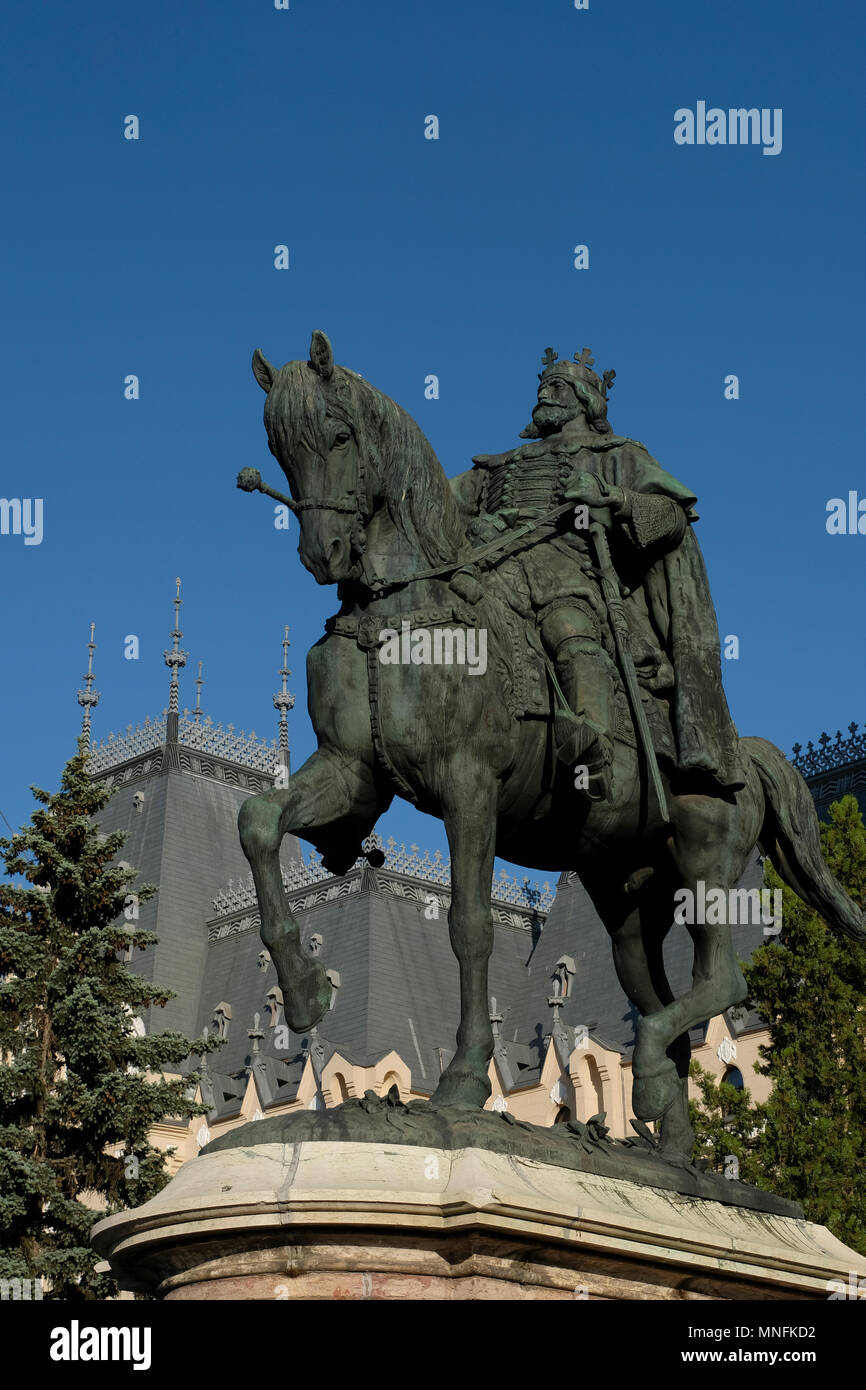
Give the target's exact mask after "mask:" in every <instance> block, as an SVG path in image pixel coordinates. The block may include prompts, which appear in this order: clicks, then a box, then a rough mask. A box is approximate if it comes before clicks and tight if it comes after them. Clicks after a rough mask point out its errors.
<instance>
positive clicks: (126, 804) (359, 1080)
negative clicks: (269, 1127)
mask: <svg viewBox="0 0 866 1390" xmlns="http://www.w3.org/2000/svg"><path fill="white" fill-rule="evenodd" d="M174 602H175V624H174V629H173V631H172V634H171V636H172V645H171V648H170V649H169V650H168V651H166V653H165V660H166V663H167V665H168V666H169V668H170V670H171V683H170V693H169V705H168V708H167V709H166V710H164V711H163V713H162V715H161V716H159V717H158V718H155V719H146V720H145V721H144V724H142V725H140V726H138V727H136V728H135V729H133V728H132V727H131V726H130V727H129V728H128V729H127V731H126V733H125V734H122V735H120V736H119V737H116V736H115V735H113V734H112V735H109V736H108V738H107V739H105V740H103V741H102V742H101V743H97V744H94V745H93V746H92V749H91V763H90V767H91V771H92V773H93V774H94V775H96V776H98V777H100V778H102V779H104V781H105V782H106V783H107V784H108V785H109V786H111V787H112V788H114V789H115V792H116V794H115V796H114V797H113V799H112V800H111V802H110V803H109V805H108V806H107V808H106V809H105V811H104V812H103V813H102V815H101V817H100V824H101V825H102V827H103V828H104V829H105V830H106V831H110V830H118V829H122V830H125V831H126V832H127V834H128V839H127V843H126V846H125V849H124V855H125V857H126V859H127V860H128V862H130V863H131V864H134V865H135V867H136V868H137V869H139V871H140V874H141V880H142V881H143V882H151V883H156V884H158V886H159V892H158V894H157V895H156V897H155V898H153V899H151V900H150V901H148V902H146V903H144V904H141V906H139V905H138V903H137V902H136V901H135V899H134V898H131V899H130V901H129V903H128V905H127V909H126V913H125V915H126V917H127V918H128V919H129V920H130V921H133V920H134V921H136V923H137V924H138V925H140V926H142V927H144V928H146V929H148V930H151V931H153V932H155V933H156V935H157V936H158V937H159V942H158V944H157V945H156V946H155V947H151V948H148V950H147V951H146V952H145V953H143V954H142V955H138V954H137V955H136V962H135V969H136V973H140V974H144V975H146V976H147V977H148V978H150V979H154V980H157V981H158V982H159V983H161V984H164V985H166V986H168V987H170V988H171V989H173V990H174V991H175V998H174V999H172V1000H171V1001H170V1002H169V1003H168V1005H167V1006H166V1007H165V1008H164V1009H161V1010H157V1011H154V1013H153V1016H145V1017H144V1018H143V1019H142V1020H140V1021H139V1024H138V1026H139V1027H142V1028H143V1029H145V1030H150V1028H151V1027H153V1028H154V1029H157V1030H158V1031H164V1030H173V1029H178V1030H182V1031H183V1032H185V1033H187V1034H188V1035H189V1036H200V1035H201V1034H202V1033H204V1032H205V1030H207V1032H208V1033H209V1034H211V1033H214V1032H215V1033H216V1034H217V1035H218V1036H219V1037H220V1038H221V1039H222V1040H223V1044H224V1045H223V1047H222V1048H221V1050H219V1051H218V1052H215V1053H212V1054H211V1055H210V1057H205V1058H203V1059H201V1058H197V1057H192V1058H190V1059H189V1062H188V1064H186V1066H185V1067H184V1072H189V1071H196V1070H198V1071H200V1072H201V1076H202V1079H201V1083H200V1085H199V1087H198V1094H199V1096H200V1098H201V1099H202V1101H203V1103H204V1104H206V1105H207V1106H208V1114H207V1117H206V1119H204V1120H202V1119H199V1120H196V1121H193V1122H191V1123H186V1122H184V1123H183V1124H181V1123H175V1122H172V1121H171V1120H166V1121H165V1122H164V1123H163V1124H161V1125H160V1126H158V1127H157V1129H156V1131H155V1133H154V1135H153V1139H154V1142H155V1143H157V1144H159V1145H160V1146H161V1147H163V1148H166V1149H173V1150H174V1154H173V1158H172V1160H171V1165H172V1169H176V1168H177V1167H179V1166H180V1165H181V1163H183V1162H184V1161H185V1160H186V1159H187V1158H191V1157H194V1156H195V1155H196V1154H197V1153H198V1151H199V1149H200V1148H201V1147H202V1146H203V1145H204V1144H206V1143H207V1142H209V1140H210V1139H211V1138H213V1137H215V1136H216V1135H217V1134H219V1133H221V1132H223V1131H224V1130H225V1129H227V1128H232V1127H234V1126H236V1125H239V1124H242V1123H245V1122H246V1121H248V1120H256V1119H260V1118H262V1117H263V1116H264V1115H265V1114H271V1113H275V1112H280V1111H287V1110H296V1109H300V1108H308V1109H314V1108H322V1107H325V1106H333V1105H339V1104H340V1103H341V1102H342V1101H343V1100H345V1099H347V1098H348V1097H350V1096H361V1095H363V1094H364V1092H365V1091H366V1090H368V1089H372V1090H374V1091H375V1092H376V1093H377V1094H378V1095H383V1094H385V1093H386V1092H387V1091H389V1090H390V1088H391V1087H392V1086H396V1087H397V1089H398V1091H399V1094H400V1097H401V1099H402V1100H404V1101H405V1100H407V1099H412V1098H423V1097H427V1096H429V1095H430V1094H431V1093H432V1092H433V1091H434V1089H435V1087H436V1084H437V1081H438V1078H439V1075H440V1072H441V1071H442V1069H443V1068H444V1067H445V1066H446V1065H447V1063H448V1061H449V1059H450V1057H451V1056H452V1054H453V1050H454V1046H455V1041H454V1039H455V1033H456V1029H457V1022H458V1010H457V1003H458V977H457V963H456V960H455V958H454V956H453V954H452V952H451V947H450V944H449V939H448V921H447V915H448V905H449V901H450V873H449V864H448V862H447V861H445V860H443V859H442V857H441V855H439V854H438V853H437V854H435V855H433V856H432V857H431V856H430V855H429V854H426V853H423V854H422V853H421V852H420V851H419V850H418V848H417V846H415V845H412V846H410V847H409V848H408V849H407V848H406V846H405V845H399V846H398V845H397V844H396V843H395V842H394V841H393V840H389V841H387V843H382V842H381V841H380V840H378V839H376V838H375V837H373V839H372V840H371V842H368V844H367V845H366V846H365V848H366V849H369V848H371V847H372V845H373V844H374V843H375V844H376V845H378V846H379V847H380V848H381V849H382V850H383V851H384V853H385V862H384V865H383V867H381V868H377V869H374V868H372V867H371V866H370V865H369V863H368V862H367V861H366V859H359V860H358V862H357V863H356V864H355V865H354V867H353V868H352V869H351V870H350V871H349V872H348V873H346V874H344V875H343V876H342V877H339V878H335V877H333V876H331V875H329V874H328V873H326V872H325V871H324V870H323V868H322V866H321V863H320V861H319V859H318V857H317V856H316V854H315V853H313V852H309V853H308V854H307V855H306V857H305V856H304V855H303V854H302V852H301V848H300V846H299V844H298V842H297V840H295V839H294V838H292V837H288V838H287V839H286V840H285V841H284V843H283V847H282V852H281V859H282V866H283V881H284V884H285V887H286V894H287V897H288V901H289V904H290V907H291V911H292V914H293V916H294V917H295V918H296V920H298V921H299V923H300V924H301V929H302V936H303V939H304V942H305V944H306V948H307V949H308V950H309V951H310V953H311V954H313V955H316V956H319V957H320V958H321V960H322V962H323V964H324V965H325V967H326V969H327V971H328V974H329V978H330V981H331V1004H330V1009H329V1011H328V1013H327V1014H326V1015H325V1017H324V1018H323V1019H322V1020H321V1022H320V1024H319V1025H318V1027H317V1028H315V1029H313V1030H311V1032H310V1033H309V1034H306V1035H298V1034H295V1033H293V1032H292V1031H291V1030H290V1029H289V1028H288V1027H287V1025H286V1023H285V1021H284V1018H283V1012H282V997H281V994H280V990H279V988H278V985H277V980H276V972H275V970H274V967H273V965H272V964H271V961H270V957H269V955H268V952H267V951H265V950H263V949H262V944H261V940H260V937H259V932H258V927H259V916H258V906H257V903H256V897H255V892H254V890H253V885H252V879H251V876H250V875H249V873H248V866H247V862H246V860H245V858H244V856H243V854H242V851H241V848H240V843H239V840H238V834H237V826H236V821H237V813H238V810H239V808H240V806H241V804H242V802H243V801H244V800H245V799H246V797H248V796H249V795H251V794H253V793H254V792H260V791H263V790H265V789H267V788H269V787H272V786H274V785H276V784H278V782H279V780H280V779H284V778H285V776H286V775H287V774H288V772H289V770H290V758H289V742H288V720H287V716H288V711H289V710H290V709H291V707H292V705H293V703H294V698H293V696H291V695H290V694H289V693H288V690H287V678H288V676H289V675H290V672H289V669H288V664H287V662H288V646H289V643H288V628H286V630H285V634H284V638H283V664H282V668H281V671H280V675H281V678H282V684H281V689H280V691H278V692H277V694H276V695H275V696H274V697H273V698H274V705H275V707H276V709H277V711H278V714H279V729H278V738H277V739H275V740H272V741H271V742H270V743H268V742H267V740H266V739H264V738H258V737H257V736H256V735H255V734H254V733H250V734H246V733H245V732H244V731H243V730H241V732H240V733H238V732H236V731H235V729H234V727H233V726H232V725H228V726H227V727H226V728H223V727H222V726H221V725H218V724H217V725H215V724H214V723H213V722H212V721H211V719H210V718H207V717H204V715H203V713H202V710H201V687H202V680H201V669H200V668H199V675H198V678H197V680H196V701H195V708H194V709H193V710H187V709H185V710H183V711H182V712H181V711H180V709H179V672H180V670H181V669H182V667H183V666H184V665H185V662H186V653H185V652H183V651H182V650H181V649H180V639H181V637H182V635H183V634H182V632H181V631H180V627H179V613H180V606H181V599H180V581H178V589H177V596H176V598H175V600H174ZM89 649H90V658H91V660H90V664H89V667H88V674H87V677H86V679H85V684H86V689H85V691H82V692H79V701H80V703H81V704H82V705H83V707H84V732H85V733H86V734H87V735H88V737H89V734H90V724H91V712H92V709H93V707H94V706H95V705H96V703H97V702H98V699H99V696H98V695H96V694H95V692H93V691H92V683H93V679H94V677H93V670H92V657H93V651H94V642H93V632H92V630H91V641H90V648H89ZM794 762H795V765H796V766H798V767H799V768H800V771H801V772H802V773H803V775H804V776H805V777H806V780H807V781H808V783H809V785H810V787H811V788H812V791H813V794H814V796H815V799H816V802H817V805H818V809H819V812H821V813H823V812H825V811H826V806H827V805H828V804H829V802H830V801H831V800H834V799H836V798H838V797H839V796H841V795H843V794H844V792H846V791H853V792H854V794H855V795H856V796H858V799H859V800H860V801H861V805H863V804H864V802H866V737H864V736H863V735H860V736H858V735H857V732H856V726H855V725H851V726H850V737H849V739H847V740H843V739H842V738H841V735H837V737H836V742H835V743H833V742H832V741H831V740H830V739H829V738H828V736H827V735H822V738H821V739H820V740H819V746H818V748H817V749H816V748H814V747H813V745H812V744H809V745H808V748H807V749H806V750H805V752H804V751H803V750H801V749H800V748H799V746H798V747H797V748H796V749H795V759H794ZM761 879H762V871H761V864H760V860H759V859H758V858H757V856H756V858H755V860H754V861H753V863H752V865H750V867H749V870H748V872H747V874H746V875H745V876H744V879H743V881H742V884H741V886H742V887H744V888H747V889H755V888H758V887H760V884H761ZM493 917H494V935H495V944H494V950H493V955H492V959H491V968H490V991H491V997H490V1017H491V1021H492V1024H493V1032H494V1037H495V1051H494V1056H493V1059H492V1061H491V1064H490V1080H491V1085H492V1095H491V1098H490V1101H489V1102H488V1104H489V1105H491V1106H493V1107H495V1108H497V1109H508V1110H510V1111H511V1112H512V1113H513V1114H514V1115H515V1117H516V1118H518V1119H526V1120H530V1121H532V1122H533V1123H536V1124H541V1125H552V1124H556V1123H557V1122H559V1121H561V1120H563V1119H569V1118H571V1117H577V1118H579V1119H582V1120H584V1121H585V1120H587V1119H589V1118H590V1117H591V1116H593V1115H595V1114H596V1113H598V1112H599V1111H604V1112H606V1115H607V1124H608V1125H609V1126H610V1127H611V1130H612V1132H613V1133H614V1134H615V1135H617V1136H619V1137H624V1136H625V1135H626V1134H628V1133H629V1132H630V1129H629V1117H630V1114H631V1106H630V1098H631V1053H632V1049H633V1046H634V1030H635V1022H636V1018H635V1013H634V1010H633V1009H632V1007H631V1005H630V1004H629V1003H628V1001H627V1000H626V997H625V995H624V993H623V991H622V989H621V987H620V985H619V983H618V981H617V979H616V976H615V974H614V970H613V965H612V962H611V951H610V945H609V941H608V938H607V934H606V932H605V930H604V928H603V926H602V924H601V922H600V921H599V919H598V917H597V916H596V914H595V911H594V909H593V907H592V904H591V903H590V901H589V899H588V897H587V895H586V893H585V892H584V890H583V888H582V886H581V884H580V883H579V881H578V880H577V877H576V875H574V874H572V873H564V874H562V875H561V876H560V879H559V882H558V884H557V885H556V887H555V889H552V888H551V887H550V885H549V884H547V883H544V884H541V885H539V884H537V883H531V882H530V881H529V879H528V878H525V879H523V881H522V882H520V881H518V880H517V879H516V878H514V877H513V876H511V875H509V874H508V873H507V872H506V871H505V870H501V871H500V872H499V874H497V875H496V877H495V879H494V890H493ZM732 932H733V934H734V939H735V945H736V948H737V950H738V952H739V954H740V956H741V957H745V958H748V956H750V955H751V953H752V952H753V951H754V949H755V948H756V947H757V946H758V945H759V944H761V942H762V941H763V939H764V928H763V926H762V924H761V923H760V921H757V922H755V923H749V924H743V925H738V926H734V927H732ZM665 959H666V965H667V970H668V976H669V979H670V981H671V984H672V986H673V988H674V990H679V989H681V988H684V987H686V986H687V983H688V981H689V979H690V974H691V946H690V941H689V938H688V936H687V934H686V933H685V932H683V931H672V932H671V933H670V934H669V936H668V939H667V942H666V947H665ZM766 1037H767V1035H766V1032H765V1030H764V1028H763V1026H762V1023H761V1020H760V1018H758V1017H757V1015H754V1014H749V1013H746V1012H744V1011H736V1010H730V1011H728V1013H727V1014H725V1015H724V1016H722V1017H719V1018H714V1019H711V1020H709V1021H708V1022H707V1023H706V1025H704V1026H703V1027H701V1028H697V1029H695V1030H693V1033H692V1045H693V1051H694V1055H695V1056H696V1057H697V1059H698V1060H699V1061H700V1063H701V1065H702V1066H703V1067H704V1068H705V1069H706V1070H708V1071H710V1072H712V1073H714V1074H715V1075H716V1076H717V1077H718V1078H720V1079H721V1078H722V1077H724V1078H725V1079H727V1080H730V1081H732V1082H733V1083H734V1084H736V1085H742V1084H744V1080H745V1084H747V1085H748V1086H749V1089H750V1090H751V1091H752V1092H753V1094H754V1095H755V1097H756V1099H759V1100H760V1099H763V1098H765V1096H766V1094H767V1090H768V1087H767V1083H766V1081H765V1079H764V1078H763V1077H760V1076H758V1075H756V1074H755V1073H754V1072H753V1070H752V1064H753V1063H754V1061H755V1060H756V1059H757V1056H758V1048H759V1046H760V1044H761V1043H762V1042H765V1041H766Z"/></svg>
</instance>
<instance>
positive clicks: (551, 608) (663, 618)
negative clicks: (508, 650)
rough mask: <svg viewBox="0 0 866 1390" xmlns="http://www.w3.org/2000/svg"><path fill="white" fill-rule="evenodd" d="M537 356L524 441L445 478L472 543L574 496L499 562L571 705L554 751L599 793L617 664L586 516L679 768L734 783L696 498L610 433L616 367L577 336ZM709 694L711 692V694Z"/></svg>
mask: <svg viewBox="0 0 866 1390" xmlns="http://www.w3.org/2000/svg"><path fill="white" fill-rule="evenodd" d="M542 361H543V364H544V370H543V371H542V372H541V373H540V374H539V387H538V402H537V404H536V406H535V409H534V410H533V412H532V423H531V424H530V425H528V426H527V427H526V429H524V430H523V431H522V432H521V436H520V437H521V439H526V440H529V441H532V442H529V443H526V444H524V445H522V446H520V447H518V448H516V449H512V450H509V451H508V452H506V453H504V454H493V455H491V454H480V455H478V456H476V457H475V458H474V459H473V463H474V464H475V468H474V469H473V470H472V471H471V472H469V473H465V474H463V475H462V476H461V477H460V478H457V479H455V480H454V482H453V484H452V486H453V487H454V490H455V493H456V495H457V498H458V501H459V502H460V505H461V506H462V508H463V509H464V510H465V511H466V512H468V513H469V514H470V515H471V516H472V518H473V520H472V521H471V522H470V524H469V528H468V529H469V534H470V537H471V538H472V539H473V540H474V541H475V542H476V543H477V544H484V543H486V542H488V541H489V540H491V539H492V538H494V537H497V536H498V535H500V534H502V533H503V532H505V531H506V528H510V527H516V526H519V525H521V524H523V523H525V522H526V521H529V520H532V519H534V518H539V517H542V516H544V515H545V514H546V513H547V512H549V511H551V510H552V509H553V508H555V507H556V506H557V504H559V503H562V502H565V501H572V502H573V503H574V504H575V511H574V514H573V517H572V516H571V515H570V514H566V516H565V518H564V519H563V520H562V521H561V522H559V523H550V524H548V525H545V526H543V527H541V528H540V529H539V530H538V532H536V533H531V534H530V535H528V536H527V540H526V542H525V544H524V545H523V546H522V547H521V548H520V549H519V550H518V551H517V553H516V554H515V555H514V556H513V560H516V561H517V566H518V568H517V569H516V570H515V567H514V565H513V564H512V563H511V562H510V561H509V569H510V576H509V579H510V583H511V584H512V585H513V586H514V587H515V588H516V589H522V590H523V594H524V597H525V598H528V604H527V605H526V607H527V609H529V610H531V612H532V613H533V614H534V616H535V620H536V623H537V625H538V629H539V633H540V636H541V640H542V643H543V645H544V648H545V650H546V651H547V653H548V655H549V657H550V658H551V661H552V663H553V666H554V669H555V672H556V679H557V683H558V684H559V686H560V690H561V693H562V695H563V696H564V698H565V702H566V703H567V705H568V710H561V711H560V713H559V714H558V715H557V717H556V721H555V725H554V738H555V743H556V753H557V757H558V758H559V759H560V761H562V762H564V763H566V764H568V765H569V766H572V767H573V766H574V765H575V764H578V763H580V764H583V765H585V766H586V768H587V771H588V774H589V783H588V787H587V795H588V796H589V797H590V798H591V799H592V800H601V799H604V798H606V797H607V796H608V794H609V790H610V772H609V768H610V763H611V759H612V751H613V725H614V720H613V708H614V706H613V700H614V691H615V686H616V666H615V664H614V661H613V659H612V657H613V646H612V643H611V639H610V633H609V626H608V622H607V616H606V610H605V605H604V601H603V599H602V596H601V591H600V587H599V583H598V579H597V577H596V572H595V566H596V563H597V556H596V553H595V549H594V546H593V543H592V540H591V537H590V534H589V530H588V524H589V523H590V522H596V523H601V524H602V525H603V526H604V527H605V528H606V533H607V536H608V539H609V546H610V553H611V557H612V560H613V563H614V566H615V569H616V571H617V575H618V577H619V580H620V583H621V585H622V593H623V598H624V607H625V610H626V614H627V617H628V625H629V639H630V641H629V645H630V650H631V654H632V657H633V660H634V663H635V668H636V672H637V676H638V680H639V682H640V685H641V687H642V688H643V689H646V690H648V691H650V692H651V693H653V694H654V695H656V696H658V697H659V698H660V699H662V700H666V701H668V703H669V708H670V715H671V723H672V725H673V730H674V736H675V740H676V744H677V752H678V766H679V768H680V769H681V770H682V771H693V772H696V773H704V774H709V776H710V777H711V778H712V779H713V780H714V781H715V782H716V783H717V784H718V785H720V786H722V787H730V788H735V787H737V786H742V785H743V779H742V775H741V771H740V768H739V763H738V758H737V753H736V744H737V735H736V730H735V729H734V726H733V724H732V723H731V721H730V716H729V714H728V712H727V704H726V703H725V699H724V694H723V692H722V689H721V661H720V653H719V638H718V630H717V627H716V619H715V613H714V610H713V606H712V601H711V599H710V595H709V588H708V585H707V580H706V573H705V571H704V567H703V561H702V558H701V555H700V550H699V548H698V546H697V542H696V540H695V538H694V536H693V533H692V529H691V525H690V523H691V522H692V521H695V520H697V515H696V513H695V511H694V505H695V502H696V498H695V496H694V494H693V493H690V492H689V491H688V489H686V488H685V487H684V486H683V485H682V484H681V483H679V482H677V480H676V479H675V478H672V477H671V476H670V475H669V474H668V473H665V471H664V470H663V469H662V468H661V467H660V465H659V464H658V463H657V462H656V460H655V459H653V458H652V456H651V455H650V454H648V453H647V451H646V449H644V447H643V445H642V444H638V443H637V442H636V441H634V440H631V439H626V438H623V437H620V436H618V435H615V434H614V433H613V431H612V429H611V426H610V424H609V423H608V419H607V397H608V391H609V389H610V386H611V383H612V381H613V378H614V376H615V373H614V372H606V373H605V375H604V377H603V378H602V379H599V377H598V376H597V375H596V373H595V372H594V371H593V370H592V365H593V358H592V357H591V355H590V352H589V349H588V348H584V349H583V351H582V352H581V353H580V354H577V353H575V360H574V361H568V360H562V361H560V360H558V359H557V356H556V353H554V352H553V350H552V349H551V348H548V349H547V351H546V352H545V355H544V357H543V359H542ZM494 563H495V562H494ZM515 576H518V577H517V579H516V581H515ZM517 597H518V600H519V595H518V596H517ZM710 697H712V699H714V700H720V701H721V704H720V705H713V704H710V705H708V704H707V703H706V702H707V700H708V699H709V698H710ZM707 709H710V710H712V709H718V710H719V711H720V712H719V714H718V716H717V717H716V719H715V724H714V727H710V728H707V727H706V717H705V713H706V711H707ZM698 721H699V722H698Z"/></svg>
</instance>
